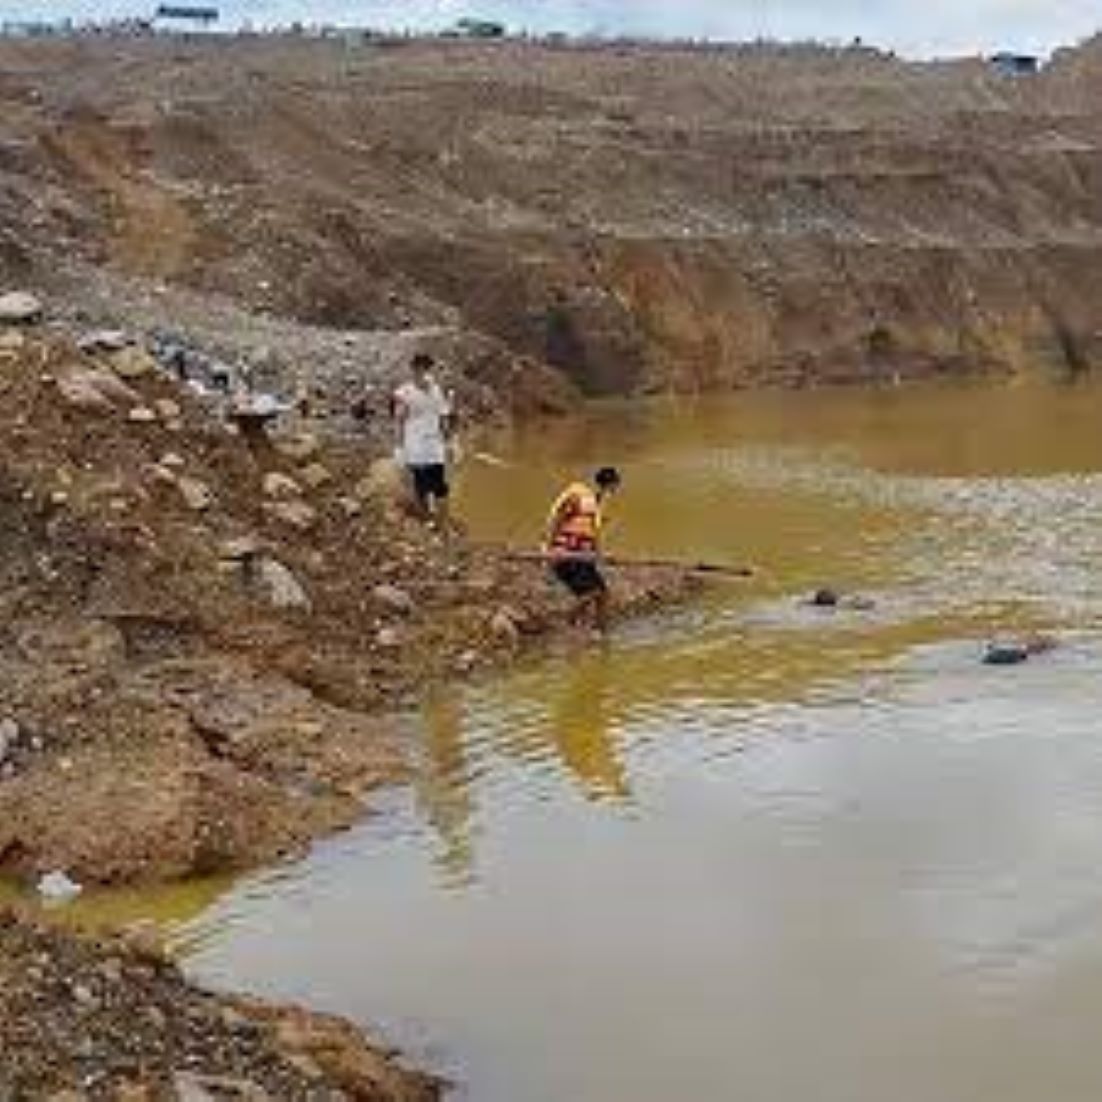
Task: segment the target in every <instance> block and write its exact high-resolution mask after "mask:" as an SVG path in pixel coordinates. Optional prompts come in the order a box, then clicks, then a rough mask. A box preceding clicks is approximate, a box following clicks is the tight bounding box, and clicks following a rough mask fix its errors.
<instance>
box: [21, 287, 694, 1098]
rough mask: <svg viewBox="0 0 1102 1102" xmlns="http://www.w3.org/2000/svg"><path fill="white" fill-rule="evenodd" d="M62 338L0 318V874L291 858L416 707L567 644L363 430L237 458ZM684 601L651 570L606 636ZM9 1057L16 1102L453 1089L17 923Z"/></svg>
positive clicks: (561, 625)
mask: <svg viewBox="0 0 1102 1102" xmlns="http://www.w3.org/2000/svg"><path fill="white" fill-rule="evenodd" d="M50 314H51V311H50V310H49V309H47V308H45V307H44V306H43V304H42V303H41V302H40V301H39V300H37V299H35V298H34V296H22V297H21V296H19V295H7V296H2V297H0V396H2V398H3V401H2V402H0V509H2V510H3V513H4V524H3V525H2V526H0V607H2V611H3V617H2V621H0V622H2V625H3V626H2V628H0V875H3V876H4V877H5V878H8V879H11V880H14V881H16V882H18V883H21V884H23V885H24V886H25V887H26V888H27V889H28V890H30V889H32V888H33V887H34V886H35V885H57V884H60V885H61V886H62V888H67V887H68V886H70V885H94V884H99V885H119V884H131V883H149V882H154V881H164V880H175V879H180V878H186V877H191V876H195V875H201V874H210V873H214V872H221V871H232V870H236V869H244V868H249V867H253V866H256V865H258V864H262V863H265V862H269V861H273V860H276V859H279V858H281V857H285V856H287V855H289V854H293V853H297V852H299V851H301V850H302V849H303V848H304V847H306V846H307V845H308V844H309V843H310V842H311V841H312V840H313V839H315V838H317V837H319V836H321V835H324V834H326V833H329V832H332V831H334V830H338V829H340V828H342V827H344V826H347V825H349V824H351V823H353V822H354V821H356V820H357V819H359V818H360V817H362V816H363V815H364V814H367V813H369V812H370V807H371V794H372V792H373V791H375V790H376V789H377V788H378V787H379V786H381V785H386V784H391V783H395V782H400V781H402V780H405V779H407V778H408V777H409V776H410V771H411V765H410V758H411V754H410V750H411V749H412V747H411V742H410V736H409V734H408V728H407V726H406V725H404V724H403V721H402V719H401V715H400V713H401V711H402V709H403V707H405V706H406V705H408V704H409V703H410V702H412V701H413V700H415V699H416V696H417V692H418V690H419V689H421V688H422V687H424V686H426V685H427V684H428V683H430V682H432V681H435V680H441V679H448V678H454V677H464V678H466V677H471V676H477V675H479V674H480V673H483V672H488V671H491V670H493V669H495V668H498V667H501V666H503V665H505V664H508V663H510V662H513V661H515V660H516V659H517V658H519V657H521V656H522V655H524V654H525V653H531V652H533V651H535V650H538V648H539V647H541V646H543V645H545V644H546V643H547V642H548V641H551V640H554V639H555V638H557V637H558V636H559V635H561V634H562V633H563V631H564V630H565V629H566V627H567V624H566V612H567V611H568V609H569V605H570V602H569V600H568V598H566V597H565V596H564V595H563V594H561V593H560V592H558V591H557V590H556V589H555V588H554V587H553V586H551V585H550V584H549V582H548V581H547V579H546V577H545V572H544V571H543V570H542V569H540V567H539V565H538V564H533V563H531V562H522V561H515V560H513V559H511V558H509V557H508V556H505V555H503V554H501V553H500V552H499V551H497V550H495V549H493V548H479V547H476V546H474V545H472V544H470V543H468V542H467V541H466V540H465V538H464V537H463V535H462V533H461V532H457V533H456V534H455V536H454V539H453V541H452V542H451V545H450V546H447V545H446V544H445V542H444V541H443V540H441V539H440V537H439V536H438V535H437V534H435V533H433V532H431V531H430V530H428V529H426V528H425V527H424V526H423V525H422V524H421V523H420V522H419V521H416V520H414V519H412V518H410V517H409V516H408V515H407V513H406V511H405V509H404V504H403V502H404V497H403V494H402V491H401V487H400V486H396V485H395V484H394V481H393V477H392V475H391V473H390V472H389V471H388V469H387V467H386V465H385V464H384V465H382V466H380V464H379V461H378V460H379V455H380V446H379V442H378V440H377V439H376V437H375V436H374V434H373V432H372V428H371V426H372V424H373V422H372V421H371V419H370V418H368V422H367V424H366V425H365V426H363V427H362V428H360V429H359V430H358V431H357V432H354V433H349V432H347V431H344V430H343V429H342V428H341V426H340V425H338V424H337V423H336V422H334V421H333V420H332V419H331V418H329V417H327V416H324V415H323V416H318V415H317V414H316V413H314V412H312V411H310V410H309V408H308V404H306V408H304V409H299V410H291V409H285V410H283V412H282V414H281V416H280V417H279V418H277V419H276V422H275V424H274V426H273V427H272V428H271V430H270V431H269V430H267V429H266V430H265V431H264V432H263V433H260V434H255V433H244V434H243V432H242V431H241V421H240V419H239V418H236V419H235V417H233V416H231V415H230V414H231V412H232V410H233V409H234V408H238V407H237V406H233V405H232V404H231V403H230V402H229V400H228V399H227V398H226V397H225V395H224V394H222V393H221V392H219V391H217V390H213V391H212V390H209V389H208V388H205V387H196V386H194V385H192V384H193V383H194V382H195V379H194V378H189V377H188V374H187V372H184V373H181V372H180V371H178V370H177V369H176V367H177V365H176V364H175V363H174V362H173V361H172V360H169V361H168V362H166V357H165V356H164V354H163V349H160V348H158V347H156V346H151V345H150V344H149V342H147V341H145V340H143V339H142V338H140V337H132V336H129V335H127V334H125V333H118V332H106V333H105V332H98V333H80V332H79V331H77V330H74V329H72V328H71V327H70V326H69V324H68V323H67V322H59V321H57V320H56V318H55V319H54V320H51V317H50ZM5 318H6V320H3V319H5ZM693 588H695V583H694V582H693V581H692V579H690V578H688V577H686V576H683V575H681V574H680V573H678V572H676V571H669V570H656V571H651V572H647V573H645V574H642V575H640V576H638V577H633V578H632V580H631V582H630V584H628V585H627V586H625V587H621V588H619V589H618V591H617V594H616V610H615V611H616V615H618V616H621V617H623V616H630V615H635V614H638V613H640V612H644V611H647V610H652V609H656V608H658V607H660V606H661V605H662V604H663V603H664V602H667V601H672V600H679V599H682V598H684V597H685V596H686V595H687V594H688V593H689V592H690V591H691V590H692V589H693ZM44 877H45V880H43V878H44ZM0 1052H2V1053H3V1058H2V1059H0V1097H3V1098H13V1099H24V1098H26V1099H38V1098H55V1099H57V1100H58V1102H60V1100H63V1099H64V1100H76V1099H84V1098H88V1099H101V1098H102V1099H119V1100H128V1102H136V1100H138V1099H178V1100H181V1102H203V1100H206V1099H222V1098H226V1099H229V1098H239V1099H254V1100H259V1099H265V1098H271V1099H300V1098H301V1099H330V1098H333V1099H337V1098H352V1099H365V1100H372V1102H375V1100H378V1102H407V1100H408V1102H413V1100H418V1099H423V1098H434V1097H437V1096H438V1092H439V1090H440V1089H441V1088H440V1085H439V1084H436V1083H434V1082H432V1081H431V1080H429V1079H427V1078H424V1077H421V1076H418V1075H412V1074H407V1073H406V1072H404V1071H402V1070H401V1069H398V1068H397V1067H396V1066H394V1065H393V1064H392V1063H391V1061H390V1060H389V1059H388V1058H387V1057H385V1056H382V1055H379V1054H378V1053H377V1052H376V1050H374V1049H373V1048H372V1047H370V1046H369V1045H368V1044H367V1042H365V1041H364V1040H363V1039H362V1038H361V1037H360V1035H359V1033H358V1032H357V1031H356V1030H354V1029H353V1028H352V1027H351V1026H348V1025H345V1024H343V1023H340V1022H336V1021H332V1020H329V1019H325V1018H320V1017H317V1016H314V1015H310V1014H308V1013H306V1012H299V1011H290V1010H282V1009H273V1008H264V1007H261V1006H258V1005H255V1004H250V1003H246V1002H242V1001H238V1000H226V999H222V998H216V997H214V996H211V995H207V994H204V993H202V992H199V991H196V990H193V989H191V988H190V987H188V986H187V985H186V984H185V983H184V981H183V980H182V979H181V977H180V975H179V973H178V972H177V971H176V970H175V968H173V967H172V966H171V965H170V964H168V963H166V962H165V961H163V960H161V959H160V958H159V957H157V956H156V954H152V955H151V954H149V953H148V951H147V950H145V949H139V950H137V951H135V950H134V948H133V947H132V946H130V945H127V944H126V943H124V942H110V941H108V942H104V943H99V942H93V941H88V940H80V939H74V938H73V937H72V936H71V935H69V934H66V933H62V932H61V931H59V930H51V929H47V928H44V927H43V926H41V925H39V924H37V923H36V922H35V921H32V920H30V919H28V918H26V917H25V916H24V917H20V916H17V915H15V914H7V915H3V916H0Z"/></svg>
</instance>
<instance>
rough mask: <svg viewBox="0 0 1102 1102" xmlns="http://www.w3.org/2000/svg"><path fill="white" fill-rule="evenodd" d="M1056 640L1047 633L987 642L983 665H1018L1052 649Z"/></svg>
mask: <svg viewBox="0 0 1102 1102" xmlns="http://www.w3.org/2000/svg"><path fill="white" fill-rule="evenodd" d="M1056 646H1057V642H1056V640H1055V639H1053V638H1052V637H1051V636H1048V635H1031V636H1029V637H1028V638H1026V639H1013V640H1001V641H996V642H993V643H988V644H987V648H986V649H985V650H984V653H983V664H984V665H985V666H1020V665H1021V664H1022V663H1023V662H1028V661H1029V660H1030V659H1031V658H1033V657H1034V656H1035V655H1039V654H1047V653H1048V652H1049V651H1051V650H1054V649H1055V648H1056Z"/></svg>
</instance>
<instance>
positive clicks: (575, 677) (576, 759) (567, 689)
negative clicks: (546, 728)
mask: <svg viewBox="0 0 1102 1102" xmlns="http://www.w3.org/2000/svg"><path fill="white" fill-rule="evenodd" d="M610 677H611V669H610V665H609V661H608V657H607V655H605V654H601V653H599V652H591V653H588V654H585V655H582V656H580V657H579V658H577V659H576V660H575V662H574V664H573V667H572V670H571V672H570V673H569V674H568V675H567V677H566V678H565V681H564V685H563V688H562V691H561V692H560V693H559V694H558V696H557V698H556V699H555V700H554V701H553V702H552V705H551V714H550V725H551V730H550V737H551V739H552V740H553V741H554V744H555V748H556V750H557V751H558V754H559V757H560V758H561V759H562V762H563V764H564V765H566V767H567V768H568V769H569V770H570V771H571V772H572V773H573V774H574V775H575V776H576V777H577V778H578V780H579V781H581V783H582V787H583V788H584V790H585V792H586V794H587V795H588V796H590V797H591V798H592V799H598V800H600V799H618V800H626V799H628V798H630V796H631V786H630V785H629V783H628V775H627V769H626V768H625V766H624V763H623V761H622V760H621V758H620V754H619V751H618V748H617V746H616V741H615V738H614V737H613V727H614V723H615V719H616V717H615V715H614V711H615V709H614V707H613V703H612V693H611V691H610V690H611V683H610Z"/></svg>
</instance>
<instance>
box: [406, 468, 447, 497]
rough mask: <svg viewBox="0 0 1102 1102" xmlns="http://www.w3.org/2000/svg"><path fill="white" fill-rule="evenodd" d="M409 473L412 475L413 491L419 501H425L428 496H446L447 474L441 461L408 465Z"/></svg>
mask: <svg viewBox="0 0 1102 1102" xmlns="http://www.w3.org/2000/svg"><path fill="white" fill-rule="evenodd" d="M409 473H410V475H412V477H413V492H414V493H415V494H416V495H417V497H418V498H419V499H420V500H421V501H427V500H428V499H429V498H430V497H436V498H440V499H443V498H446V497H447V496H448V475H447V471H445V470H444V464H443V463H431V464H429V465H428V466H426V467H410V469H409Z"/></svg>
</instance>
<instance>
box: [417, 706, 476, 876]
mask: <svg viewBox="0 0 1102 1102" xmlns="http://www.w3.org/2000/svg"><path fill="white" fill-rule="evenodd" d="M423 717H424V737H425V755H424V767H423V769H422V770H421V772H420V776H419V777H418V780H417V798H418V803H419V804H420V806H421V809H422V810H423V812H424V814H425V817H426V818H427V819H428V821H429V822H430V823H431V824H432V826H433V829H434V830H435V831H436V832H437V834H438V835H439V837H440V840H441V842H442V847H441V849H440V853H439V856H438V858H437V863H438V864H439V865H440V867H441V869H442V870H443V872H444V874H445V876H446V878H447V881H448V883H449V884H451V885H453V886H455V887H460V886H462V885H463V884H466V883H469V881H470V879H471V869H472V866H473V863H474V847H473V843H472V840H471V817H472V814H473V811H474V799H473V796H472V794H471V778H470V774H469V772H468V766H467V756H466V753H465V750H464V745H463V704H462V696H461V694H460V693H458V692H449V691H446V690H441V691H439V692H435V693H433V694H432V695H431V696H430V697H429V698H428V700H427V701H426V702H425V708H424V712H423Z"/></svg>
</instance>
